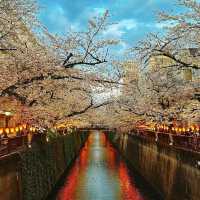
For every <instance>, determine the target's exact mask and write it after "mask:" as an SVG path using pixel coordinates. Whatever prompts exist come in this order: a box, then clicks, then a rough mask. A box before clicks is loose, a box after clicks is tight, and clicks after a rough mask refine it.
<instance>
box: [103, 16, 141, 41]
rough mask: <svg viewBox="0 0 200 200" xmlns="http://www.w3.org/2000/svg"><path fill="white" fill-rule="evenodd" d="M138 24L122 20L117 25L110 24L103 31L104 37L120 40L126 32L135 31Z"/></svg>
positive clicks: (133, 21) (132, 20) (129, 20)
mask: <svg viewBox="0 0 200 200" xmlns="http://www.w3.org/2000/svg"><path fill="white" fill-rule="evenodd" d="M137 26H138V23H137V22H136V21H135V20H134V19H124V20H121V21H119V22H118V23H117V24H112V25H110V26H109V27H108V29H107V30H105V31H104V35H106V36H112V37H117V38H120V37H122V35H124V34H125V33H126V32H127V31H129V30H132V29H136V28H137Z"/></svg>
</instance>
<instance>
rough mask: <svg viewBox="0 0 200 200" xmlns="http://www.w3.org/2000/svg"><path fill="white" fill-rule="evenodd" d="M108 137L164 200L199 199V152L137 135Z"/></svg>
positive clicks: (113, 135) (110, 135)
mask: <svg viewBox="0 0 200 200" xmlns="http://www.w3.org/2000/svg"><path fill="white" fill-rule="evenodd" d="M107 135H108V138H109V139H110V141H111V142H112V143H113V145H114V146H115V147H116V148H117V149H118V150H119V151H120V152H121V153H122V155H123V156H124V157H125V159H126V160H127V161H128V162H129V163H130V165H131V166H132V167H133V169H134V170H136V171H137V172H138V173H139V174H140V175H141V176H143V177H144V179H145V180H146V181H147V182H148V183H149V184H150V185H151V186H152V187H153V188H154V189H155V190H156V191H157V192H158V193H159V194H160V195H161V196H162V197H163V199H165V200H179V199H182V200H199V199H200V189H199V185H200V168H199V167H200V166H199V164H200V153H197V152H192V151H189V150H184V149H178V148H175V147H173V146H168V145H163V144H159V143H156V142H153V141H150V140H147V139H144V138H141V137H140V136H137V135H130V134H117V133H108V134H107Z"/></svg>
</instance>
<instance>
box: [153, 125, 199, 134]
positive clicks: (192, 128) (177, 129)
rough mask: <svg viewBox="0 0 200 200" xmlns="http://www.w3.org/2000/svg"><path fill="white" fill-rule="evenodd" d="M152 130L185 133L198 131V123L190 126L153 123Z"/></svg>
mask: <svg viewBox="0 0 200 200" xmlns="http://www.w3.org/2000/svg"><path fill="white" fill-rule="evenodd" d="M152 130H153V131H159V132H173V133H176V134H182V133H183V134H185V133H199V131H200V127H199V126H198V125H192V126H187V127H183V126H172V127H169V126H167V125H165V124H161V125H157V124H156V125H154V126H153V128H152Z"/></svg>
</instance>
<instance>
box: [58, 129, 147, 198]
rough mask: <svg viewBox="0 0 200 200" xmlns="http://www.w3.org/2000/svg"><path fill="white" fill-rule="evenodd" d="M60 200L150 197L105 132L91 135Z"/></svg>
mask: <svg viewBox="0 0 200 200" xmlns="http://www.w3.org/2000/svg"><path fill="white" fill-rule="evenodd" d="M56 199H57V200H149V199H150V198H148V197H146V195H144V194H142V192H141V191H140V190H139V189H138V187H137V186H136V185H135V183H134V178H133V177H132V176H131V175H130V173H129V171H128V168H127V166H126V164H125V163H124V161H123V160H122V159H121V158H120V157H119V156H118V154H117V152H116V150H115V149H114V148H113V147H112V145H111V144H110V143H109V141H108V140H107V139H106V137H105V134H103V133H100V132H94V133H92V134H90V136H89V138H88V141H87V142H86V145H85V147H84V148H83V149H82V150H81V152H80V156H79V158H78V159H77V160H76V162H75V164H74V166H73V167H72V169H71V170H70V172H69V175H68V176H67V177H66V181H65V183H64V185H63V186H62V188H60V190H59V192H58V194H57V197H56Z"/></svg>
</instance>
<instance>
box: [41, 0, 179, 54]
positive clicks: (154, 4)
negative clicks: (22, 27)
mask: <svg viewBox="0 0 200 200" xmlns="http://www.w3.org/2000/svg"><path fill="white" fill-rule="evenodd" d="M39 4H40V5H41V6H42V7H43V8H42V10H41V13H40V14H39V18H40V19H41V21H42V22H43V23H44V24H45V25H46V26H47V27H48V29H49V30H50V31H51V32H53V33H58V34H64V33H65V32H67V30H69V28H72V29H74V30H84V29H85V27H86V24H87V19H88V18H90V17H91V16H94V15H97V14H99V13H102V12H104V11H105V10H109V12H110V15H111V17H110V20H111V21H112V22H116V24H113V25H111V26H110V27H109V28H108V30H107V32H106V34H107V35H108V36H111V37H116V38H119V39H120V40H121V43H120V45H121V47H120V48H121V49H122V50H123V49H126V48H127V47H128V46H132V45H134V44H135V43H136V42H137V41H138V40H140V39H142V38H144V36H145V35H146V34H147V33H148V32H152V31H154V32H160V31H162V24H158V23H157V22H156V15H155V13H156V12H157V11H158V10H165V11H171V10H176V9H177V8H176V7H175V4H176V0H39Z"/></svg>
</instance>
